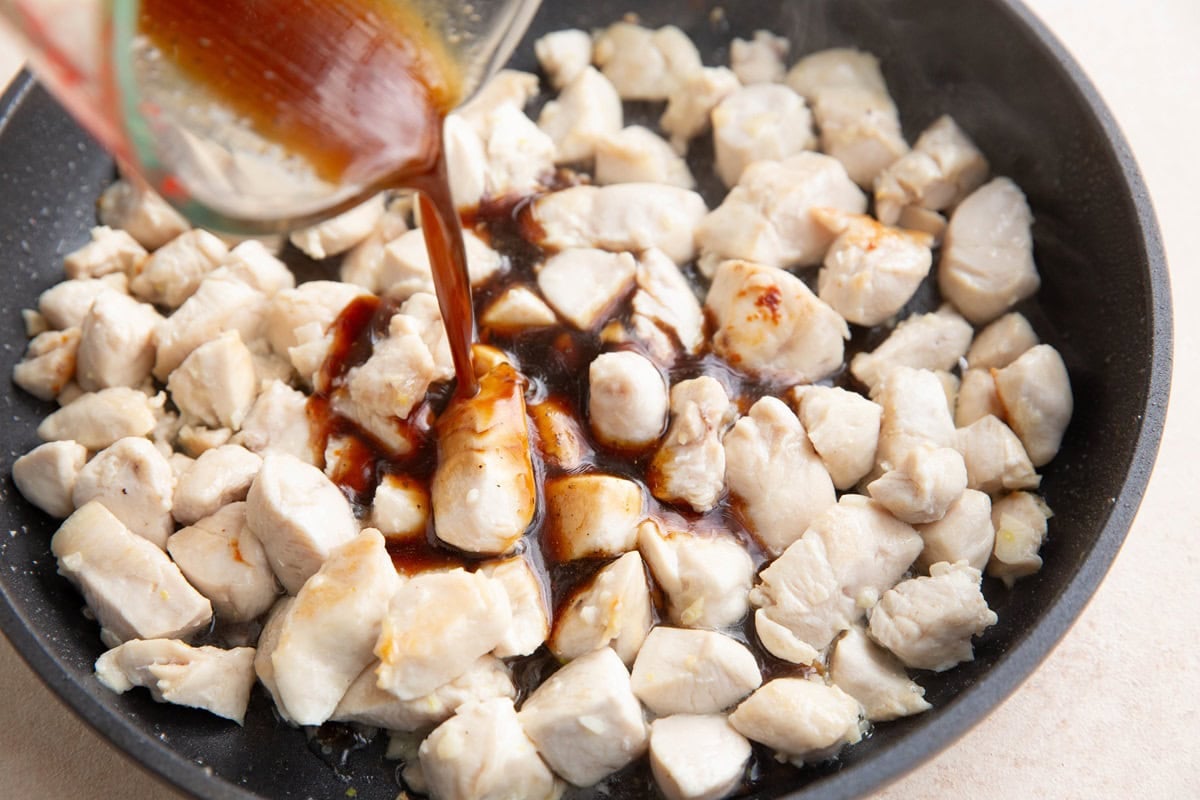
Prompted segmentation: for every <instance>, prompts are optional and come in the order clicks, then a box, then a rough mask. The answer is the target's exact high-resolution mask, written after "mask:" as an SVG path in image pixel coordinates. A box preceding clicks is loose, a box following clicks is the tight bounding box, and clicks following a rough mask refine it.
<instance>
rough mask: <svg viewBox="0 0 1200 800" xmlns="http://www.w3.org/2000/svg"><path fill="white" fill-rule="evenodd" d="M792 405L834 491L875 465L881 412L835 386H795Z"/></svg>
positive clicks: (846, 485)
mask: <svg viewBox="0 0 1200 800" xmlns="http://www.w3.org/2000/svg"><path fill="white" fill-rule="evenodd" d="M792 405H793V407H794V408H795V409H796V415H797V416H798V417H799V418H800V422H801V423H802V424H803V425H804V429H805V430H806V431H807V432H808V440H809V441H810V442H811V443H812V446H813V449H814V450H816V451H817V455H819V456H820V457H821V461H822V463H824V465H825V469H826V470H828V471H829V477H830V478H832V479H833V485H834V487H835V488H837V489H839V490H842V491H845V490H846V489H849V488H850V487H852V486H854V485H855V484H856V483H858V481H859V479H861V478H862V477H863V476H865V475H866V474H867V473H868V472H870V471H871V468H872V467H873V466H874V465H875V448H876V446H877V445H878V444H879V420H880V417H882V416H883V409H882V408H880V407H879V405H878V404H876V403H873V402H871V401H870V400H868V399H867V398H865V397H863V396H862V395H860V394H856V393H854V392H850V391H847V390H845V389H841V388H838V387H835V386H797V387H796V388H794V389H792Z"/></svg>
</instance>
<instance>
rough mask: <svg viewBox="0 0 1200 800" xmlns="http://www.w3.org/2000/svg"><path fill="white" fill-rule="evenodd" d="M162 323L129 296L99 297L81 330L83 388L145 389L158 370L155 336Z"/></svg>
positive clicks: (79, 365)
mask: <svg viewBox="0 0 1200 800" xmlns="http://www.w3.org/2000/svg"><path fill="white" fill-rule="evenodd" d="M162 321H163V318H162V317H161V316H160V315H159V313H158V312H157V311H155V310H154V307H153V306H150V305H147V304H146V303H139V302H138V301H136V300H134V299H133V298H132V297H130V296H129V295H126V294H122V293H121V292H117V291H107V292H101V293H100V294H99V295H97V296H96V299H95V301H94V302H93V303H92V307H91V309H90V310H89V311H88V313H87V316H85V317H84V318H83V324H82V325H81V327H80V333H79V351H78V353H77V355H76V364H75V380H76V381H77V382H78V383H79V386H80V388H81V389H83V390H84V391H88V392H91V391H96V390H98V389H107V388H109V387H111V386H134V387H136V386H139V385H141V383H142V382H143V381H145V380H146V379H147V378H148V377H150V370H151V368H153V366H154V335H155V331H156V330H157V328H158V326H159V324H160V323H162Z"/></svg>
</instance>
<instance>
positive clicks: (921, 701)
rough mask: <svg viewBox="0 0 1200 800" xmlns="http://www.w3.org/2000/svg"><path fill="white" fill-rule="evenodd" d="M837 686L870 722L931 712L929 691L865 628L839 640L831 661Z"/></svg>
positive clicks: (847, 632)
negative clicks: (926, 693)
mask: <svg viewBox="0 0 1200 800" xmlns="http://www.w3.org/2000/svg"><path fill="white" fill-rule="evenodd" d="M829 678H830V680H832V681H833V685H834V686H837V687H838V688H839V689H841V690H842V691H843V692H845V693H846V694H848V695H850V696H851V697H853V698H854V699H855V700H857V701H858V703H859V705H861V706H862V709H863V715H864V716H865V717H866V718H867V720H868V721H870V722H884V721H886V720H890V719H897V718H899V717H907V716H910V715H912V714H920V713H921V712H922V711H928V710H929V709H930V708H932V707H933V706H931V705H929V702H928V701H927V700H926V699H925V690H924V689H922V688H921V687H920V686H918V685H917V684H916V683H915V682H914V681H912V680H910V679H909V677H908V675H906V674H905V672H904V665H902V664H901V663H900V662H899V661H897V660H896V657H895V656H893V655H892V654H891V653H889V652H888V651H886V650H884V649H883V648H882V647H880V646H879V645H877V644H875V643H874V642H872V641H871V640H870V639H869V638H868V637H867V634H866V631H864V630H863V628H862V626H861V625H855V626H854V627H853V628H851V629H850V630H848V631H846V633H845V635H844V636H842V638H840V639H838V642H837V645H836V646H835V647H834V649H833V655H831V656H830V657H829Z"/></svg>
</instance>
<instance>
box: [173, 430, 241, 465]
mask: <svg viewBox="0 0 1200 800" xmlns="http://www.w3.org/2000/svg"><path fill="white" fill-rule="evenodd" d="M232 438H233V431H231V430H230V429H229V428H206V427H204V426H203V425H182V426H180V428H179V432H178V435H177V436H176V440H177V441H176V443H177V444H178V445H179V447H180V448H181V449H182V450H183V453H184V454H185V455H187V456H190V457H191V458H199V457H200V456H202V455H204V454H205V453H207V452H208V451H209V450H215V449H216V448H218V447H223V446H225V445H227V444H229V441H230V439H232ZM160 449H161V448H160Z"/></svg>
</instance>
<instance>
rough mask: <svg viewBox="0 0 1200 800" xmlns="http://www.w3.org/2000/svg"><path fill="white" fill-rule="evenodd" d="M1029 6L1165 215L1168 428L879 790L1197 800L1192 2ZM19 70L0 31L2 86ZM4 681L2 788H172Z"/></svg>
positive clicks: (1063, 799) (104, 795) (887, 794)
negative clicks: (1053, 601) (1008, 638)
mask: <svg viewBox="0 0 1200 800" xmlns="http://www.w3.org/2000/svg"><path fill="white" fill-rule="evenodd" d="M948 1H952V0H948ZM1027 2H1028V3H1029V5H1030V6H1031V7H1032V8H1033V9H1034V10H1035V11H1036V12H1037V13H1038V14H1039V15H1040V16H1041V17H1042V19H1043V20H1045V21H1046V23H1047V24H1048V25H1049V27H1050V28H1051V30H1053V31H1054V32H1055V33H1056V34H1057V35H1058V36H1059V37H1060V38H1061V39H1062V40H1063V42H1064V43H1065V44H1066V46H1067V48H1068V49H1069V50H1070V51H1071V52H1072V53H1073V54H1074V55H1075V57H1076V58H1077V59H1078V60H1079V61H1080V63H1081V64H1082V65H1083V67H1084V70H1085V71H1086V72H1087V73H1088V74H1089V75H1090V76H1091V78H1092V80H1093V82H1094V83H1095V84H1096V86H1097V88H1098V89H1099V91H1100V94H1101V95H1102V96H1103V97H1104V99H1105V100H1106V101H1107V103H1108V104H1109V107H1110V108H1111V109H1112V111H1113V114H1114V115H1115V116H1116V118H1117V120H1118V122H1119V123H1120V125H1121V127H1122V128H1123V129H1124V131H1125V134H1126V136H1127V137H1128V138H1129V141H1130V143H1131V145H1132V147H1133V151H1134V153H1135V154H1136V156H1137V158H1138V161H1139V164H1140V165H1141V168H1142V171H1143V173H1144V175H1145V178H1146V182H1147V184H1148V185H1149V187H1150V193H1151V196H1152V197H1153V199H1154V204H1155V207H1156V209H1157V211H1158V218H1159V222H1160V224H1161V226H1162V232H1163V236H1164V239H1165V242H1166V248H1167V256H1168V259H1169V261H1170V264H1171V281H1172V286H1173V295H1174V301H1175V352H1176V361H1175V373H1174V380H1173V389H1172V397H1171V407H1170V412H1169V414H1168V420H1167V429H1166V435H1165V437H1164V439H1163V443H1162V449H1161V452H1160V455H1159V459H1158V465H1157V467H1156V469H1155V471H1154V475H1153V477H1152V479H1151V481H1150V486H1149V489H1148V490H1147V492H1146V496H1145V499H1144V501H1143V503H1142V507H1141V511H1140V512H1139V514H1138V517H1137V521H1136V522H1135V524H1134V526H1133V530H1132V531H1131V533H1130V535H1129V539H1128V541H1127V543H1126V544H1125V547H1124V549H1123V550H1122V552H1121V554H1120V556H1119V557H1118V558H1117V560H1116V563H1115V564H1114V566H1113V568H1112V571H1111V572H1110V573H1109V575H1108V577H1107V578H1106V579H1105V581H1104V583H1103V584H1102V585H1101V587H1100V590H1099V592H1098V593H1097V594H1096V596H1095V598H1094V599H1093V601H1092V603H1091V604H1090V605H1089V606H1088V608H1087V610H1086V611H1085V612H1084V614H1083V616H1082V617H1081V618H1080V620H1079V622H1078V623H1077V624H1076V625H1075V627H1074V628H1073V629H1072V630H1071V632H1070V633H1069V634H1068V635H1067V637H1066V638H1065V639H1064V640H1063V641H1062V643H1061V644H1060V645H1059V646H1058V648H1057V649H1056V650H1055V651H1054V653H1053V654H1052V655H1051V656H1050V657H1049V658H1048V659H1047V660H1046V662H1045V663H1044V664H1042V665H1041V667H1040V668H1039V669H1038V670H1037V672H1036V673H1035V674H1034V675H1033V676H1032V677H1031V678H1030V679H1029V680H1028V681H1027V682H1026V683H1025V684H1024V685H1023V686H1022V687H1021V688H1020V689H1019V690H1018V691H1017V692H1016V693H1015V694H1014V695H1013V696H1012V697H1011V698H1010V699H1009V700H1008V701H1007V702H1005V703H1004V704H1003V705H1002V706H1000V707H999V708H997V709H996V710H995V711H993V712H992V714H991V715H990V716H988V717H987V718H986V719H985V720H984V721H983V722H982V723H980V724H979V725H978V726H977V727H976V728H975V729H974V730H973V731H971V732H970V733H968V734H967V735H966V736H964V737H963V738H962V739H961V740H960V741H958V742H957V743H956V744H954V745H953V746H952V747H950V748H949V749H948V750H946V751H945V752H943V753H942V754H941V755H939V756H938V757H936V758H934V759H933V760H932V761H930V762H928V763H926V764H924V765H923V766H921V767H919V768H917V769H916V770H914V771H913V772H912V773H910V774H909V775H907V776H906V777H904V778H902V779H901V780H899V781H897V782H896V783H894V784H892V785H891V786H890V787H888V788H886V789H884V790H882V791H880V792H879V793H878V794H877V795H876V798H878V800H910V799H912V800H915V799H916V798H922V799H925V798H932V797H954V798H957V797H970V798H973V800H990V798H995V799H996V800H1011V798H1025V797H1034V796H1036V797H1041V798H1049V799H1050V800H1075V799H1076V798H1079V800H1084V799H1085V798H1086V799H1087V800H1095V799H1096V798H1143V797H1144V798H1190V797H1200V735H1197V734H1198V731H1200V728H1198V723H1197V720H1198V719H1200V588H1198V587H1200V503H1196V502H1195V498H1196V496H1197V491H1196V489H1195V488H1194V487H1195V484H1194V483H1193V480H1194V477H1195V471H1196V468H1195V464H1194V462H1195V459H1196V454H1197V453H1200V359H1198V358H1197V356H1196V353H1197V352H1200V314H1196V313H1192V312H1191V309H1190V308H1189V307H1188V306H1189V301H1193V300H1200V267H1197V266H1196V265H1194V264H1193V263H1191V261H1192V260H1194V259H1195V258H1196V255H1195V254H1197V253H1200V220H1198V218H1200V203H1197V202H1196V199H1195V198H1196V195H1195V192H1196V189H1197V188H1198V187H1200V160H1198V159H1197V157H1196V155H1195V153H1192V151H1193V150H1195V149H1197V144H1196V141H1195V140H1196V136H1197V131H1198V130H1200V3H1198V2H1196V0H1154V2H1147V3H1139V2H1132V1H1131V0H1092V1H1091V2H1081V1H1080V0H1027ZM18 65H19V58H18V56H17V54H16V52H15V50H14V49H13V48H12V46H11V44H9V43H8V42H7V40H3V39H2V38H0V83H3V82H5V80H6V79H7V77H8V76H10V75H12V74H14V73H15V71H16V69H17V68H18ZM1189 153H1191V155H1189ZM0 686H3V691H0V795H2V796H4V797H12V798H36V799H37V800H41V798H58V797H81V796H82V797H87V798H89V799H90V800H125V798H130V797H138V798H141V797H156V798H157V797H162V798H169V797H175V796H177V795H175V794H174V793H173V792H171V791H170V790H169V789H167V788H166V787H165V786H163V785H162V784H160V783H159V782H158V781H157V780H155V779H154V778H152V777H150V776H148V775H146V774H145V773H143V772H142V771H141V770H139V769H138V768H136V767H135V766H134V765H133V762H131V761H129V760H127V759H126V758H125V757H124V756H122V755H121V754H120V753H118V752H117V751H116V750H114V749H113V748H112V747H110V746H109V745H108V744H107V743H105V742H104V741H103V740H102V739H100V738H99V737H97V736H96V735H95V734H94V733H92V731H91V730H90V729H89V728H87V727H86V726H84V725H83V724H82V723H81V722H79V721H78V720H76V719H75V717H74V716H73V715H72V714H71V713H70V712H69V711H68V710H67V709H66V708H65V707H64V706H62V705H61V704H59V702H58V701H57V699H56V698H55V697H54V696H53V695H51V694H50V692H49V691H48V690H47V689H46V688H45V687H44V686H42V684H41V682H40V681H39V680H38V679H37V678H36V677H35V676H34V675H33V673H31V672H30V671H29V670H28V668H26V667H25V665H24V663H23V662H22V661H21V660H20V658H19V657H18V656H17V655H16V654H15V653H14V652H13V650H12V648H11V647H10V646H9V645H8V643H7V641H5V640H4V639H3V638H2V637H0Z"/></svg>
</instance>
